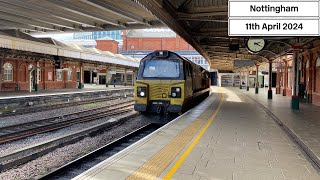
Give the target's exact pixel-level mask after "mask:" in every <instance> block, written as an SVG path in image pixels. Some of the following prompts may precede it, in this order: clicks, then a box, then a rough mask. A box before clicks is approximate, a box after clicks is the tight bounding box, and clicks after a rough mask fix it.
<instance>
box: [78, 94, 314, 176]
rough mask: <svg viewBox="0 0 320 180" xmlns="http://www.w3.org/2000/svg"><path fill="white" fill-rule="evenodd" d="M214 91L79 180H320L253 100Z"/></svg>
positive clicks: (294, 145)
mask: <svg viewBox="0 0 320 180" xmlns="http://www.w3.org/2000/svg"><path fill="white" fill-rule="evenodd" d="M214 91H215V93H213V94H212V95H211V96H210V97H209V98H207V99H206V100H205V101H204V102H202V103H201V104H200V105H198V106H197V107H195V108H194V109H192V110H190V111H188V112H187V113H185V114H184V115H182V116H180V117H179V118H177V119H175V120H174V121H172V122H170V123H169V124H167V125H166V126H164V127H162V128H161V129H159V130H157V131H156V132H155V133H153V134H151V135H149V136H147V137H145V138H144V139H142V140H140V141H139V142H137V143H135V144H133V145H132V146H130V147H129V148H127V149H125V150H123V151H121V152H120V153H118V154H116V155H114V156H112V157H110V158H108V159H107V160H105V161H103V162H101V163H100V164H98V165H96V166H95V167H93V168H91V169H89V170H88V171H86V172H84V173H83V174H81V175H79V176H77V177H76V178H74V179H77V180H80V179H81V180H84V179H92V180H93V179H94V180H102V179H183V180H188V179H190V180H191V179H192V180H194V179H195V180H197V179H198V180H200V179H201V180H205V179H227V180H251V179H252V180H253V179H254V180H258V179H259V180H260V179H263V180H265V179H280V180H283V179H287V180H289V179H290V180H292V179H306V180H307V179H308V180H319V179H320V176H319V174H318V172H317V171H316V169H314V167H313V166H312V164H311V163H310V162H309V161H308V160H307V159H306V158H305V157H304V155H303V153H302V152H301V151H300V150H299V149H298V148H297V146H296V144H294V143H293V142H292V141H291V139H290V138H289V137H288V136H287V134H286V133H284V131H283V130H282V129H281V128H280V127H279V126H278V125H277V124H276V123H275V121H274V120H273V119H272V118H271V117H270V115H269V114H267V113H266V112H265V111H264V110H263V109H262V108H261V107H260V106H258V105H257V104H256V103H255V102H254V101H253V100H251V99H250V98H248V97H247V96H246V95H244V94H242V93H241V92H238V91H235V90H232V89H227V88H219V89H216V88H215V89H214Z"/></svg>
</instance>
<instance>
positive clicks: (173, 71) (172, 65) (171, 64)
mask: <svg viewBox="0 0 320 180" xmlns="http://www.w3.org/2000/svg"><path fill="white" fill-rule="evenodd" d="M179 67H180V66H179V61H176V60H159V59H157V60H147V61H145V65H144V69H143V73H142V77H145V78H148V77H149V78H178V77H179V76H180V68H179Z"/></svg>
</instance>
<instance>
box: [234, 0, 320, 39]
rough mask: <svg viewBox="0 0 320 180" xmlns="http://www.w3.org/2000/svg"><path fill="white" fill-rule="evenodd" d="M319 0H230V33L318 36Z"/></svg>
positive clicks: (237, 34)
mask: <svg viewBox="0 0 320 180" xmlns="http://www.w3.org/2000/svg"><path fill="white" fill-rule="evenodd" d="M319 9H320V2H319V0H317V1H315V0H308V1H296V0H294V1H293V0H291V1H288V0H287V1H259V0H246V1H245V0H229V12H228V15H229V21H228V23H229V26H228V28H229V29H228V34H229V36H319V35H320V28H319V21H320V20H319V18H320V13H319Z"/></svg>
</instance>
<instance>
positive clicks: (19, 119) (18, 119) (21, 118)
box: [0, 97, 133, 127]
mask: <svg viewBox="0 0 320 180" xmlns="http://www.w3.org/2000/svg"><path fill="white" fill-rule="evenodd" d="M130 99H131V100H133V98H132V97H128V98H124V97H123V98H119V99H116V100H111V101H106V102H98V103H91V104H84V105H80V106H70V107H66V108H61V109H54V110H49V111H42V112H36V113H30V114H24V115H16V116H7V117H1V120H0V127H4V126H10V125H15V124H19V123H26V122H31V121H36V120H40V119H43V118H47V117H53V116H56V115H64V114H69V113H72V112H76V111H81V110H89V109H94V108H98V107H102V106H106V105H108V104H112V103H114V102H122V101H125V100H130Z"/></svg>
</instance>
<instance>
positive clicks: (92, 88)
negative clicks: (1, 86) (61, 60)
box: [0, 84, 133, 100]
mask: <svg viewBox="0 0 320 180" xmlns="http://www.w3.org/2000/svg"><path fill="white" fill-rule="evenodd" d="M132 88H133V86H122V85H116V87H113V85H109V86H108V87H106V86H105V85H95V84H85V85H84V88H83V89H46V90H40V91H39V92H36V91H32V92H26V91H19V92H0V100H1V99H12V98H24V97H31V96H49V95H62V94H73V93H84V92H96V91H108V90H115V89H132Z"/></svg>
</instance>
